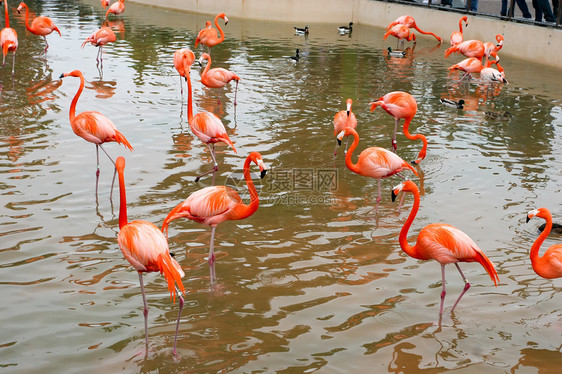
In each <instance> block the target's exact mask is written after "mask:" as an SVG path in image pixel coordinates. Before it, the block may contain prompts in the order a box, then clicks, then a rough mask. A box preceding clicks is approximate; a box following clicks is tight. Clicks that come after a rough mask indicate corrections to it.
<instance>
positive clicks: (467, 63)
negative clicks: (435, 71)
mask: <svg viewBox="0 0 562 374" xmlns="http://www.w3.org/2000/svg"><path fill="white" fill-rule="evenodd" d="M490 63H491V62H490V61H488V62H487V63H486V66H484V65H482V60H480V59H478V58H476V57H469V58H465V59H464V60H462V61H461V62H459V63H458V64H454V65H451V66H449V67H448V68H447V70H449V71H453V70H461V71H464V75H463V76H462V77H461V79H459V82H460V81H462V80H463V79H464V78H465V77H467V76H468V78H469V79H470V77H471V73H480V72H481V71H482V69H484V68H485V67H489V66H490Z"/></svg>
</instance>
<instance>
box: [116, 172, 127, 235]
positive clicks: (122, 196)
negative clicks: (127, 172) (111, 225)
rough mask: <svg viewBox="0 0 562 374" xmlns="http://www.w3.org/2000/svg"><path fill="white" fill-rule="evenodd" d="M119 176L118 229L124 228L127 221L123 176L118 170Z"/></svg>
mask: <svg viewBox="0 0 562 374" xmlns="http://www.w3.org/2000/svg"><path fill="white" fill-rule="evenodd" d="M117 173H118V174H119V229H122V228H123V226H125V225H126V224H127V223H128V221H127V193H126V192H125V176H124V175H123V174H124V171H123V169H120V168H118V169H117Z"/></svg>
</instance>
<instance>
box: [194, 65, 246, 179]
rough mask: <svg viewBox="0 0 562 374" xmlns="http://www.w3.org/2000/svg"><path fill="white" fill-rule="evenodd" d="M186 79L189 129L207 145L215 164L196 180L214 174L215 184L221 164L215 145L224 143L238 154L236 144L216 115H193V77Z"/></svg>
mask: <svg viewBox="0 0 562 374" xmlns="http://www.w3.org/2000/svg"><path fill="white" fill-rule="evenodd" d="M185 78H186V80H187V119H188V122H189V127H190V128H191V132H193V134H194V135H195V136H197V137H198V138H199V140H201V141H202V142H203V143H205V144H207V147H209V151H210V152H211V157H212V159H213V163H214V166H213V168H212V169H211V170H209V171H208V172H205V173H203V174H201V175H199V176H198V177H197V178H195V182H198V181H199V179H201V177H202V176H204V175H207V174H210V173H213V184H214V182H215V172H216V171H217V170H219V164H217V159H216V157H215V143H218V142H223V143H226V144H228V145H230V146H231V147H232V150H234V153H237V152H236V148H234V144H232V141H231V140H230V138H229V137H228V134H227V133H226V129H225V128H224V125H223V123H222V121H221V120H220V118H219V117H217V116H216V115H215V114H214V113H209V112H201V113H197V114H196V115H193V103H192V93H191V91H192V90H191V77H190V75H189V74H187V76H186V77H185Z"/></svg>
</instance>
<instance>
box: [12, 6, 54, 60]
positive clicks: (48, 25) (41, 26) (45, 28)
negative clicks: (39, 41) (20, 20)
mask: <svg viewBox="0 0 562 374" xmlns="http://www.w3.org/2000/svg"><path fill="white" fill-rule="evenodd" d="M23 8H25V27H26V28H27V31H29V32H30V33H32V34H35V35H40V36H42V37H43V38H44V39H45V44H46V46H45V53H47V48H49V43H47V35H49V34H50V33H52V32H53V31H56V32H58V33H59V36H61V33H60V30H59V28H58V27H57V26H56V25H55V23H54V22H53V20H52V19H50V18H49V17H44V16H39V17H36V18H35V19H34V20H33V22H31V26H30V25H29V8H28V7H27V5H25V3H24V2H21V3H20V5H19V6H18V9H17V11H18V13H20V11H21V10H22V9H23Z"/></svg>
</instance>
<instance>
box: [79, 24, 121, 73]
mask: <svg viewBox="0 0 562 374" xmlns="http://www.w3.org/2000/svg"><path fill="white" fill-rule="evenodd" d="M116 40H117V37H116V36H115V33H114V32H113V30H111V28H109V27H102V28H100V29H98V30H96V31H94V32H93V33H92V35H90V36H88V37H87V38H86V40H85V41H84V43H82V47H81V48H84V46H85V45H86V44H87V43H90V44H92V45H93V46H96V47H99V49H98V54H97V56H96V61H97V63H98V64H99V63H100V61H101V64H102V66H103V52H102V47H103V46H104V45H106V44H107V43H112V42H114V41H116Z"/></svg>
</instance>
